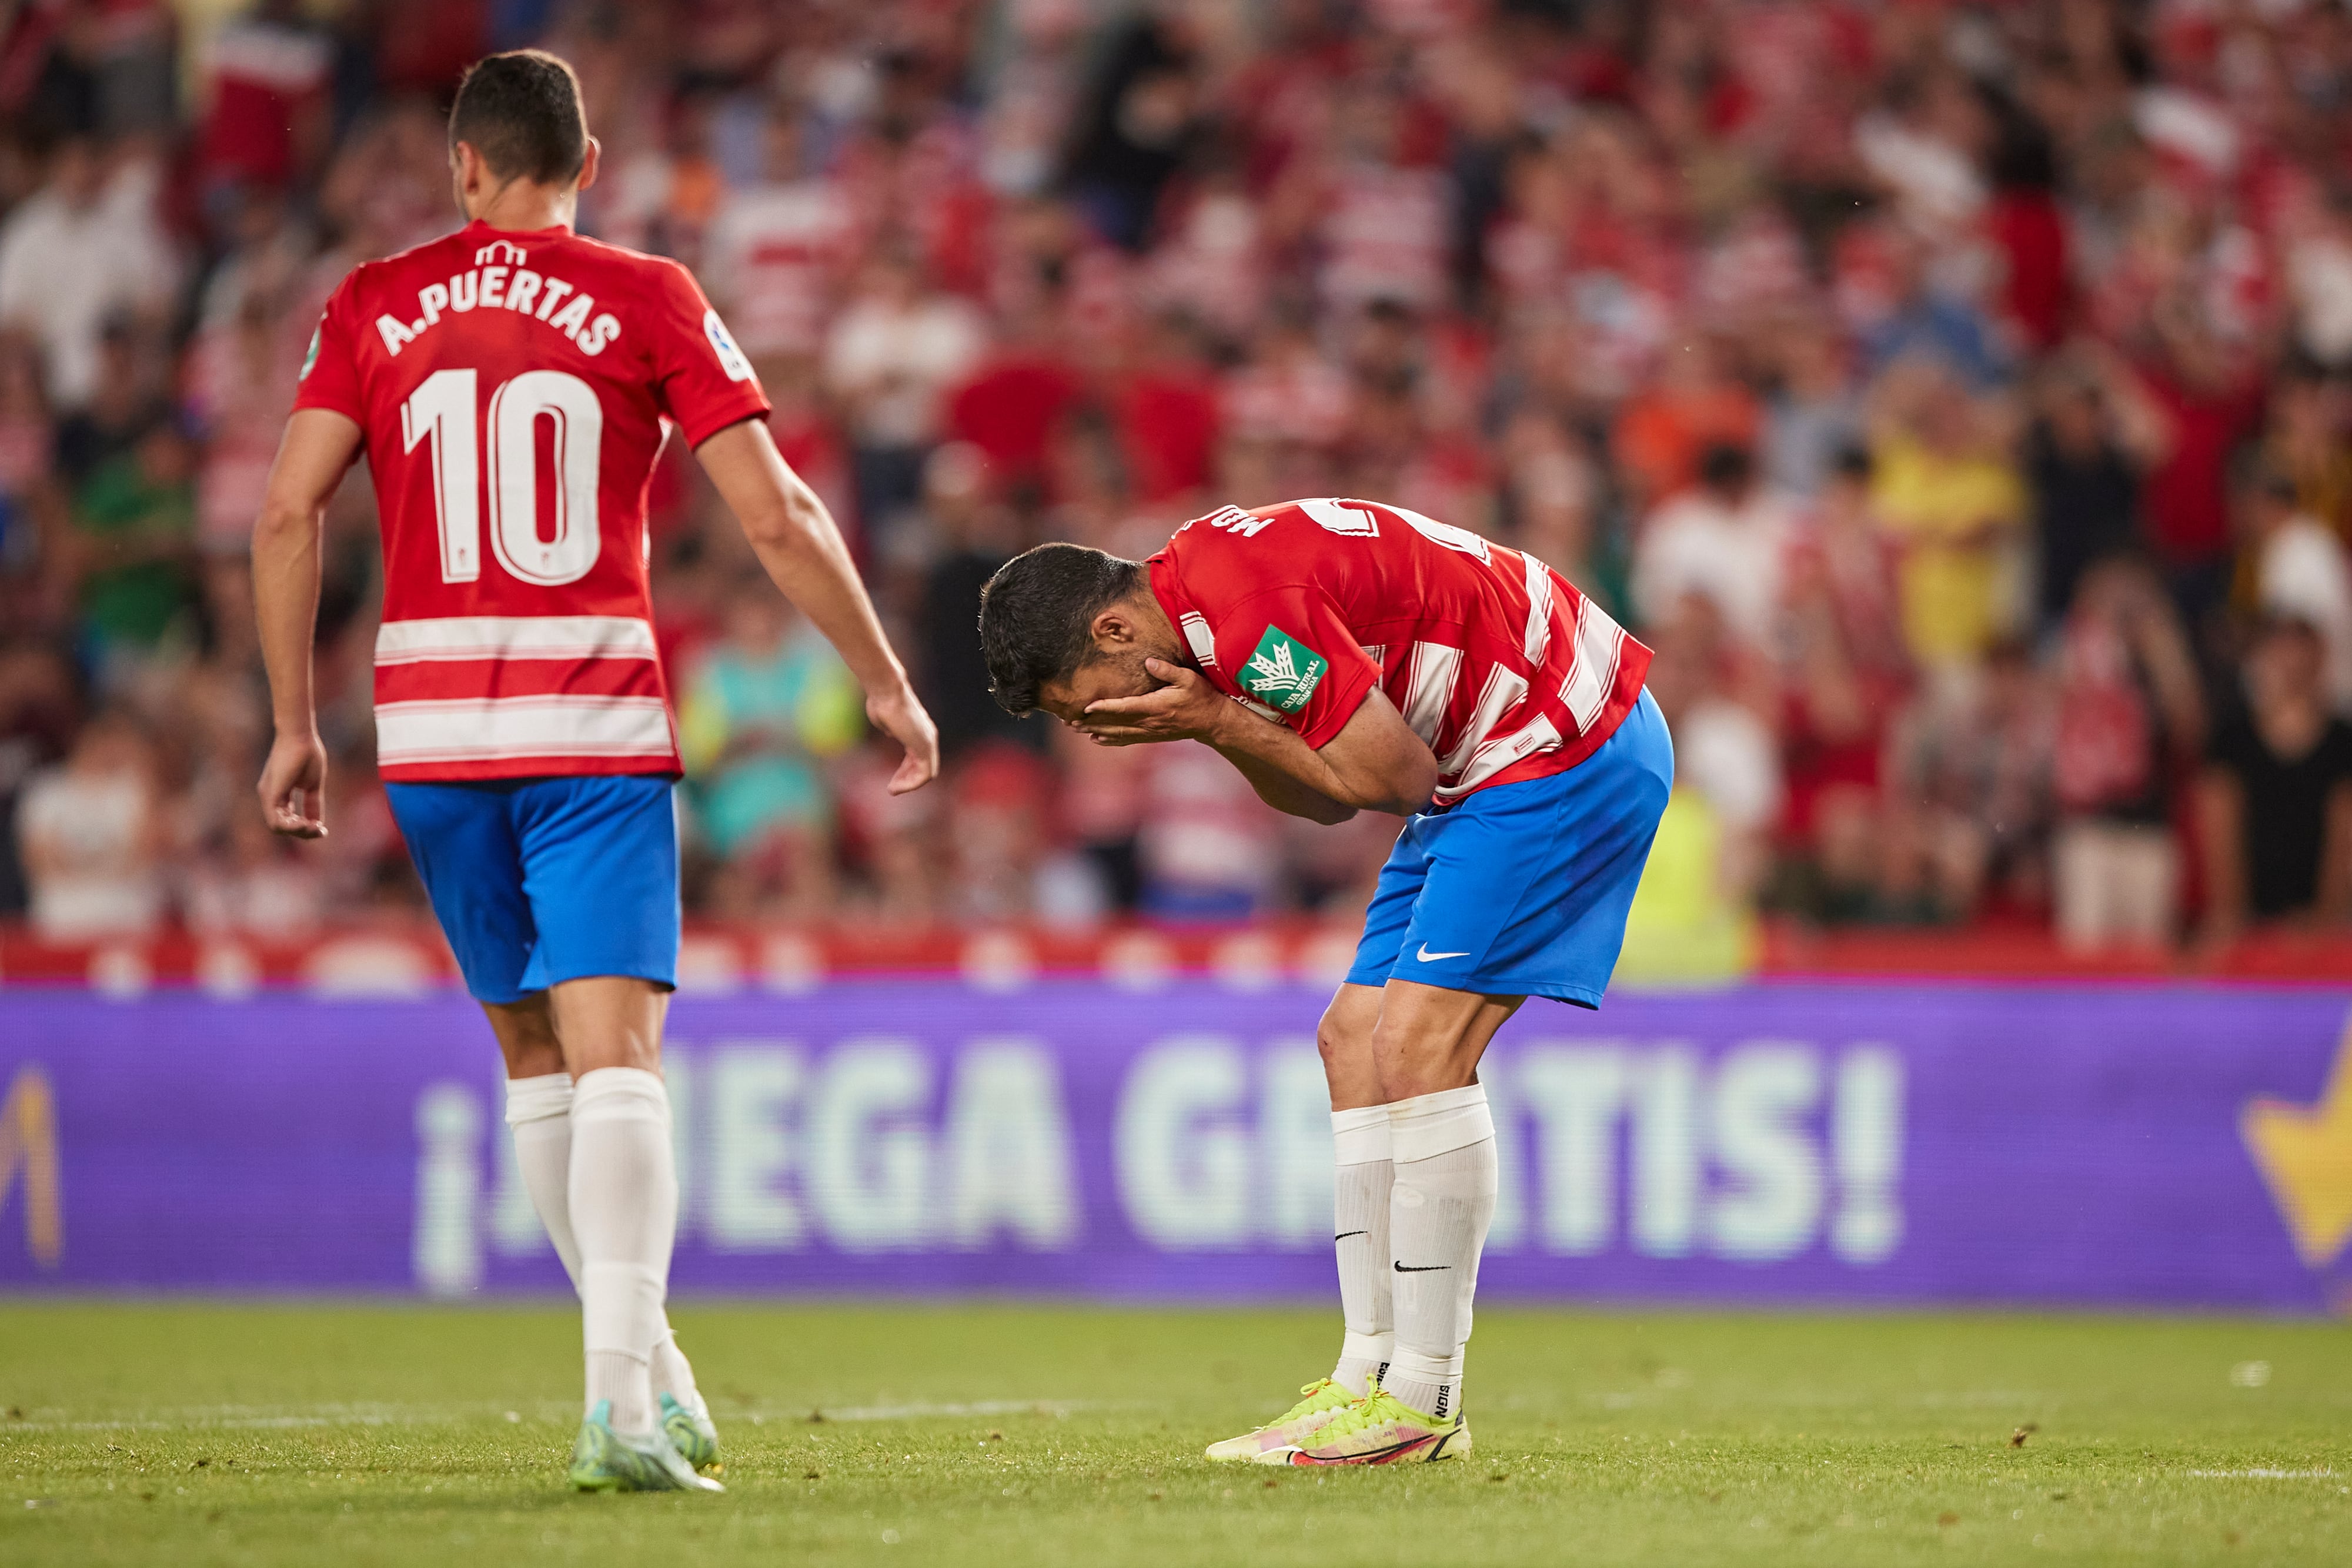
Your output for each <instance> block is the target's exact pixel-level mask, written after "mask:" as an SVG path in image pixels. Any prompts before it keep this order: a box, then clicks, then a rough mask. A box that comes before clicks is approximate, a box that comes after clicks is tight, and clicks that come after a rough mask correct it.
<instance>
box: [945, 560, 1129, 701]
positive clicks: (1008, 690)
mask: <svg viewBox="0 0 2352 1568" xmlns="http://www.w3.org/2000/svg"><path fill="white" fill-rule="evenodd" d="M1142 581H1143V563H1142V562H1141V561H1137V560H1126V559H1121V558H1119V557H1118V556H1115V555H1108V554H1106V553H1104V552H1103V551H1101V550H1098V549H1087V547H1086V546H1084V545H1058V544H1057V545H1039V546H1038V547H1037V548H1036V549H1033V550H1030V551H1027V552H1026V553H1024V554H1022V555H1017V556H1014V557H1013V559H1011V560H1008V561H1006V562H1005V563H1004V564H1003V566H1001V567H999V568H998V569H997V571H996V575H995V576H994V577H992V578H990V579H989V580H988V586H987V587H986V588H983V589H982V590H981V591H980V651H981V656H982V658H984V659H986V660H987V661H988V689H989V693H990V695H992V696H994V697H995V698H996V700H997V703H998V705H999V706H1002V707H1003V709H1004V711H1005V712H1007V713H1009V714H1012V715H1013V716H1016V717H1018V716H1020V715H1022V714H1025V713H1027V712H1029V711H1030V710H1031V709H1033V708H1034V707H1035V706H1037V688H1038V687H1040V686H1042V685H1045V683H1046V682H1048V681H1061V680H1067V679H1068V678H1069V677H1070V676H1071V675H1073V674H1076V673H1077V671H1078V669H1079V667H1080V666H1082V665H1084V664H1087V662H1088V661H1089V660H1091V659H1092V658H1093V657H1094V633H1093V631H1092V627H1093V625H1094V619H1095V617H1096V616H1097V615H1098V614H1100V613H1101V612H1103V611H1104V610H1106V609H1108V607H1109V606H1111V605H1114V604H1116V603H1118V601H1120V600H1122V599H1125V598H1127V597H1128V596H1129V594H1131V593H1133V592H1134V591H1136V589H1137V588H1138V587H1139V585H1140V584H1141V583H1142Z"/></svg>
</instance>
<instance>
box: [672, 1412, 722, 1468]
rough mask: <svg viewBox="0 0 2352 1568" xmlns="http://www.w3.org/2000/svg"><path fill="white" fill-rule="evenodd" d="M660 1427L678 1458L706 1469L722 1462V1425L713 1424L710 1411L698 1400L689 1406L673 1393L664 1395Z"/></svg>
mask: <svg viewBox="0 0 2352 1568" xmlns="http://www.w3.org/2000/svg"><path fill="white" fill-rule="evenodd" d="M661 1429H662V1436H664V1437H667V1438H668V1439H669V1446H670V1447H671V1448H676V1449H677V1452H678V1457H679V1458H682V1459H684V1460H685V1461H686V1462H687V1463H688V1464H689V1465H692V1466H693V1467H694V1468H695V1469H698V1470H707V1469H709V1468H710V1467H711V1466H713V1465H715V1464H717V1463H718V1462H719V1428H718V1427H714V1426H712V1425H711V1424H710V1412H709V1410H707V1409H705V1408H704V1407H703V1406H702V1402H701V1401H700V1400H699V1399H698V1400H696V1401H695V1404H694V1407H693V1408H692V1409H688V1407H687V1406H683V1405H680V1404H679V1403H678V1402H677V1399H676V1398H675V1397H673V1396H670V1395H667V1394H665V1395H663V1396H661Z"/></svg>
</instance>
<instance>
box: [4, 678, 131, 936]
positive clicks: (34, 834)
mask: <svg viewBox="0 0 2352 1568" xmlns="http://www.w3.org/2000/svg"><path fill="white" fill-rule="evenodd" d="M161 830H162V812H161V811H160V810H159V809H158V804H157V795H156V788H155V778H154V757H153V753H152V750H151V749H150V748H149V747H148V744H147V737H146V736H145V735H144V734H143V733H142V732H141V730H140V728H139V727H138V725H137V724H136V723H134V722H133V721H132V720H131V719H130V718H129V717H128V716H125V715H122V714H120V713H102V714H100V715H99V716H97V717H96V718H94V719H92V720H91V721H90V722H89V725H88V727H85V728H84V729H83V730H82V732H81V734H80V735H79V737H76V739H75V741H74V747H73V750H72V751H71V752H69V753H68V755H67V757H66V759H65V760H64V761H63V762H62V763H59V764H58V766H57V767H55V768H47V769H46V770H44V771H43V772H41V773H38V774H36V775H35V776H34V777H33V779H31V781H29V782H28V783H27V784H26V786H25V791H24V793H23V795H21V796H20V797H18V801H17V808H16V836H17V843H18V848H19V850H20V851H21V852H22V854H23V858H24V863H25V875H26V881H27V882H28V883H30V884H31V890H32V916H33V927H34V929H35V930H37V931H38V932H39V933H40V934H41V935H42V936H46V937H48V938H50V939H51V940H54V941H65V942H72V941H81V940H87V939H89V938H91V937H97V936H131V935H137V934H139V933H142V932H145V931H148V930H151V929H152V927H153V926H154V925H155V923H156V921H157V919H158V918H159V917H160V916H161V915H162V914H163V875H162V867H161V864H160V854H159V850H160V845H161V839H162V831H161Z"/></svg>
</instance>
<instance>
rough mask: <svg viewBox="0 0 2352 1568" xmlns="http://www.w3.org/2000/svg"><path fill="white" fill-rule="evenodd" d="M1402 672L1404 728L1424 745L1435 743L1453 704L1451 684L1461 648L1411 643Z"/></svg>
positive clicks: (1458, 675) (1459, 669)
mask: <svg viewBox="0 0 2352 1568" xmlns="http://www.w3.org/2000/svg"><path fill="white" fill-rule="evenodd" d="M1409 663H1410V664H1411V668H1410V669H1409V670H1408V672H1407V673H1406V675H1405V698H1404V723H1405V727H1406V728H1407V729H1410V730H1412V732H1413V734H1415V735H1417V736H1419V737H1421V743H1422V744H1423V746H1427V747H1435V746H1436V745H1437V730H1438V727H1439V726H1440V725H1443V724H1444V722H1445V711H1446V709H1448V708H1450V707H1452V706H1454V682H1455V681H1456V680H1458V679H1460V678H1461V674H1462V650H1461V649H1459V648H1449V647H1447V646H1446V645H1445V644H1444V643H1414V644H1413V645H1412V658H1411V660H1410V661H1409Z"/></svg>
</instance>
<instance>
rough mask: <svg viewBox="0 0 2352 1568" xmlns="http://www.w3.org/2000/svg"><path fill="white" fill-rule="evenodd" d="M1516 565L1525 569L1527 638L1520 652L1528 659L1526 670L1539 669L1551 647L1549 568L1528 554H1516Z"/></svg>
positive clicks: (1523, 551) (1521, 552)
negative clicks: (1526, 575) (1526, 576)
mask: <svg viewBox="0 0 2352 1568" xmlns="http://www.w3.org/2000/svg"><path fill="white" fill-rule="evenodd" d="M1519 561H1520V564H1521V565H1523V566H1525V567H1526V568H1527V569H1528V636H1527V643H1526V646H1525V647H1524V648H1522V649H1521V650H1520V651H1521V652H1523V653H1526V654H1527V656H1528V669H1530V670H1540V669H1542V668H1543V662H1544V651H1545V650H1546V649H1547V648H1549V647H1550V645H1551V568H1549V567H1548V566H1546V565H1545V564H1544V563H1543V562H1541V561H1539V560H1538V559H1536V558H1535V557H1533V556H1531V555H1529V554H1528V553H1527V552H1526V551H1525V550H1521V551H1520V552H1519Z"/></svg>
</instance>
